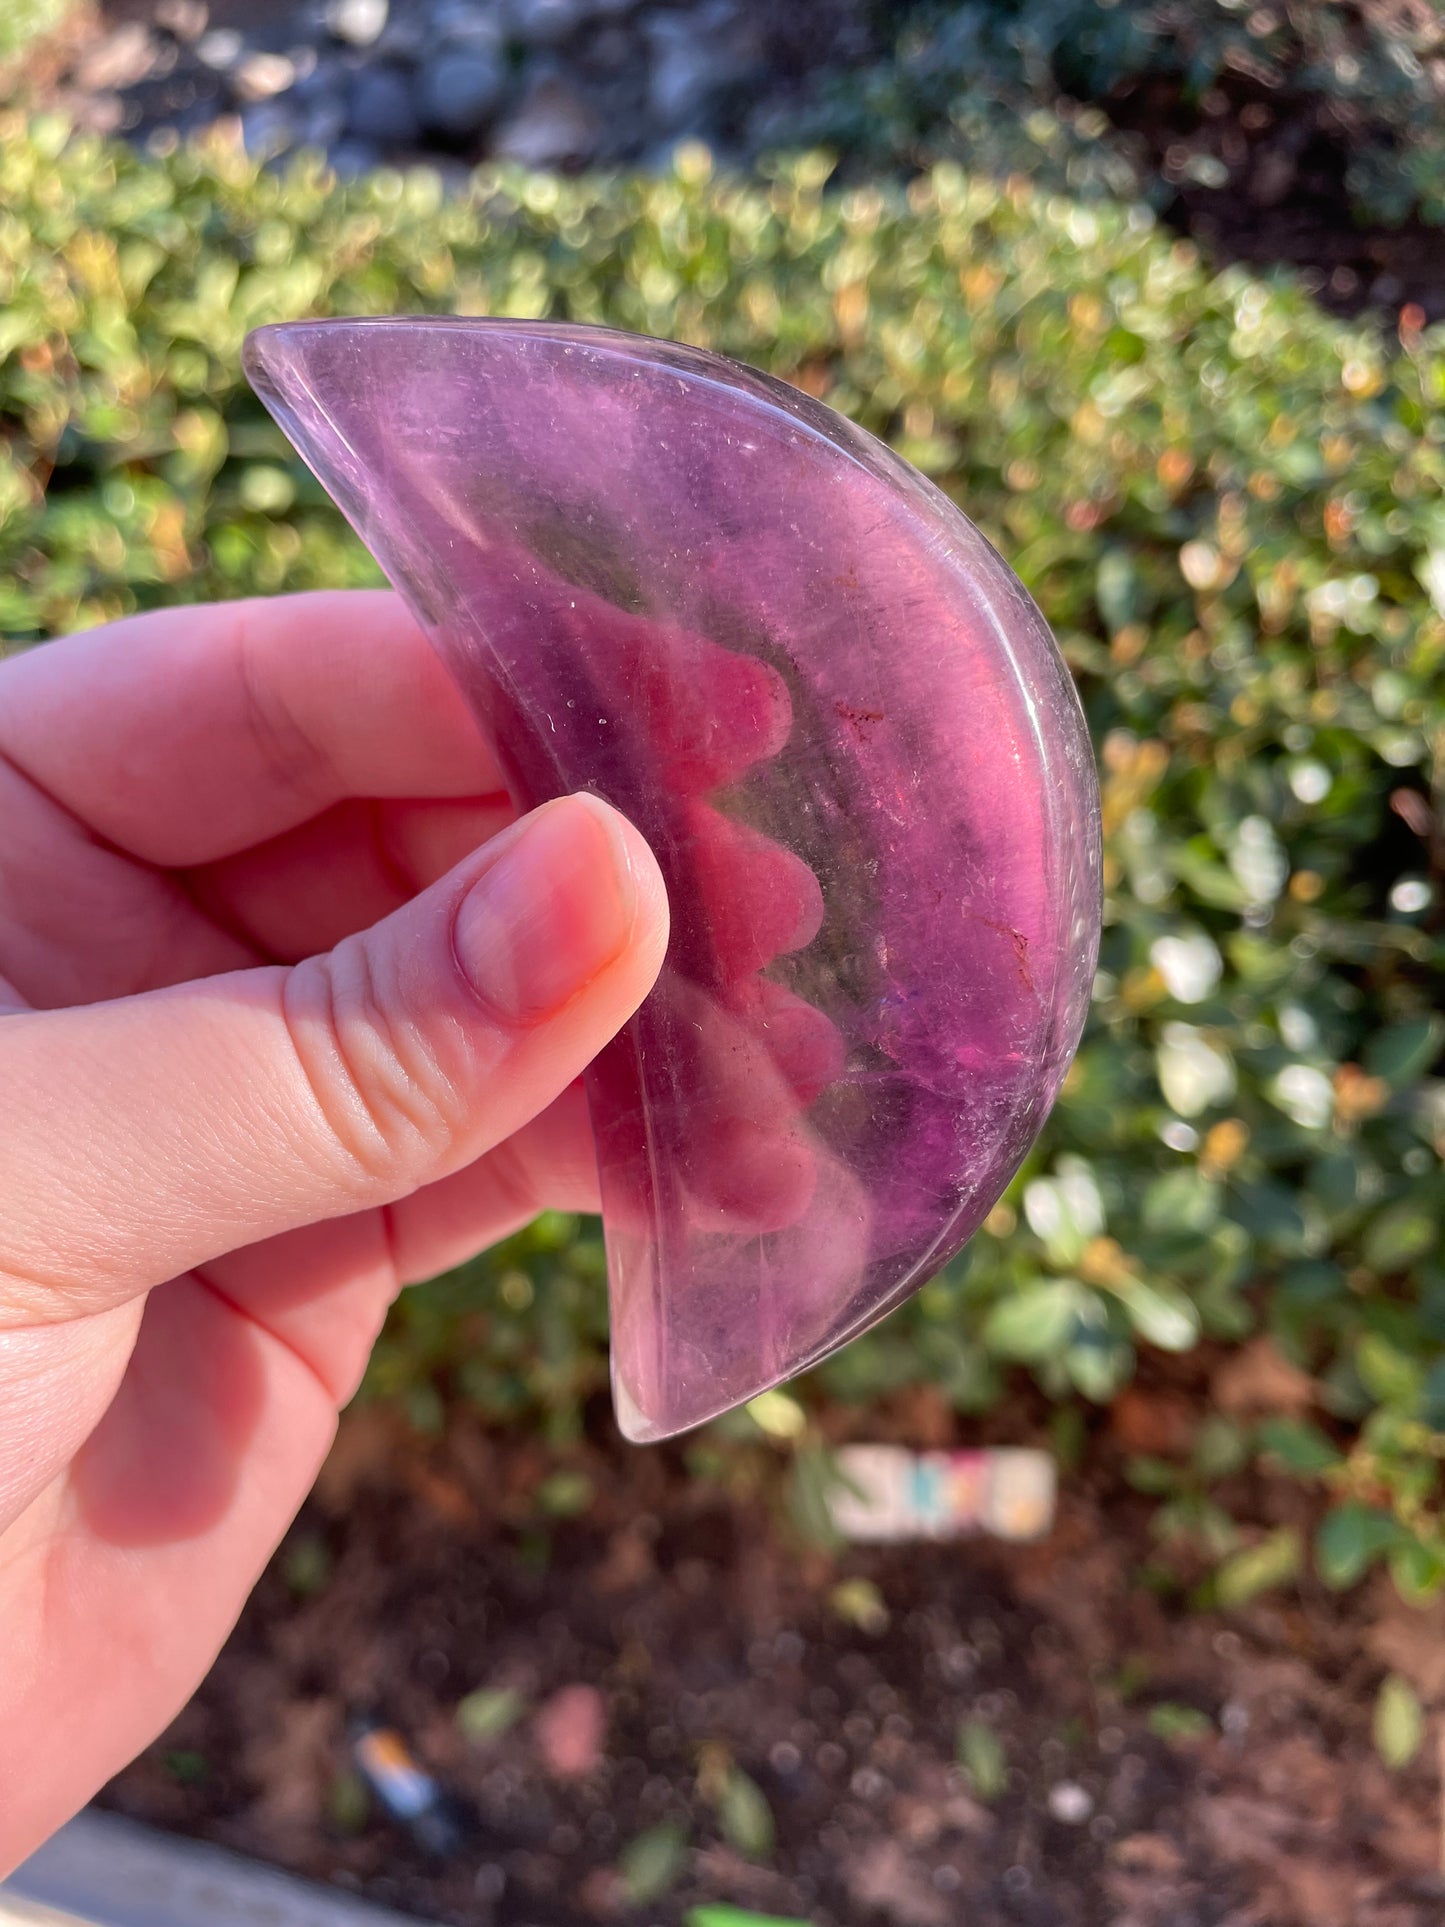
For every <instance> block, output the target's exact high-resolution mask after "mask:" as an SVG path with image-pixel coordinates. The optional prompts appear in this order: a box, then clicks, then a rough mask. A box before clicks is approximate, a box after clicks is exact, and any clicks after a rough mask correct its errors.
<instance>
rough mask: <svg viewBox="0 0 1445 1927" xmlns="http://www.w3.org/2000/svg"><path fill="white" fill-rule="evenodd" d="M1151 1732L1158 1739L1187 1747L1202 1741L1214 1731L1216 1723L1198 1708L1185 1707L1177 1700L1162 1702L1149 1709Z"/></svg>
mask: <svg viewBox="0 0 1445 1927" xmlns="http://www.w3.org/2000/svg"><path fill="white" fill-rule="evenodd" d="M1148 1724H1149V1731H1150V1732H1151V1733H1153V1734H1154V1735H1155V1737H1156V1738H1157V1739H1161V1740H1168V1741H1169V1742H1170V1743H1171V1744H1174V1743H1176V1742H1182V1743H1184V1744H1186V1745H1188V1744H1190V1743H1191V1742H1193V1741H1195V1740H1202V1739H1204V1738H1206V1737H1207V1735H1209V1734H1210V1733H1212V1732H1213V1731H1214V1721H1213V1720H1212V1719H1210V1717H1209V1715H1208V1714H1207V1713H1201V1712H1200V1710H1199V1708H1198V1707H1197V1706H1183V1705H1180V1704H1179V1702H1178V1701H1176V1700H1160V1702H1159V1704H1158V1705H1157V1706H1151V1707H1150V1708H1149V1721H1148Z"/></svg>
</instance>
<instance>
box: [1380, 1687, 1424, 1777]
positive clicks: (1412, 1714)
mask: <svg viewBox="0 0 1445 1927" xmlns="http://www.w3.org/2000/svg"><path fill="white" fill-rule="evenodd" d="M1374 1728H1375V1751H1376V1752H1377V1753H1378V1754H1379V1756H1380V1758H1381V1759H1382V1760H1383V1761H1384V1762H1385V1765H1386V1766H1388V1767H1393V1768H1394V1769H1395V1770H1396V1771H1397V1772H1398V1771H1399V1769H1400V1768H1401V1767H1404V1766H1408V1765H1409V1764H1410V1762H1411V1760H1413V1759H1414V1757H1415V1755H1416V1754H1417V1753H1418V1752H1419V1751H1420V1742H1421V1741H1422V1740H1423V1739H1424V1737H1425V1715H1424V1713H1423V1712H1422V1711H1421V1710H1420V1702H1419V1700H1418V1699H1417V1698H1416V1697H1415V1690H1414V1688H1413V1687H1412V1686H1411V1685H1410V1682H1409V1681H1408V1680H1406V1679H1402V1678H1401V1677H1400V1675H1399V1674H1398V1673H1388V1674H1387V1675H1386V1676H1385V1680H1384V1683H1383V1684H1382V1685H1381V1687H1380V1692H1379V1697H1378V1698H1377V1699H1376V1701H1375V1722H1374Z"/></svg>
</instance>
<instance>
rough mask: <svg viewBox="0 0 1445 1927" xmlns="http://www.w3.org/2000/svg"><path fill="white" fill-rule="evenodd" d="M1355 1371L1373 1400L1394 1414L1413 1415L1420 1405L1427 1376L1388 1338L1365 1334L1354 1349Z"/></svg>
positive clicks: (1376, 1333)
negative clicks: (1387, 1407)
mask: <svg viewBox="0 0 1445 1927" xmlns="http://www.w3.org/2000/svg"><path fill="white" fill-rule="evenodd" d="M1355 1370H1356V1371H1357V1372H1358V1373H1359V1374H1360V1383H1361V1384H1362V1385H1363V1386H1364V1388H1365V1390H1366V1391H1367V1392H1368V1393H1369V1394H1370V1396H1371V1398H1374V1399H1378V1400H1379V1402H1380V1403H1381V1405H1388V1406H1390V1407H1391V1408H1392V1409H1393V1410H1395V1411H1398V1412H1403V1413H1406V1414H1413V1412H1414V1411H1415V1408H1416V1407H1417V1406H1418V1404H1419V1402H1420V1389H1421V1385H1422V1383H1423V1380H1424V1374H1423V1373H1422V1371H1421V1370H1420V1367H1419V1366H1418V1365H1417V1364H1415V1363H1414V1361H1413V1360H1412V1359H1409V1358H1406V1357H1405V1356H1404V1354H1403V1353H1401V1352H1398V1351H1396V1349H1395V1347H1394V1346H1393V1345H1392V1344H1390V1342H1389V1341H1388V1339H1385V1338H1382V1337H1381V1336H1380V1334H1379V1333H1378V1332H1366V1333H1365V1335H1364V1337H1363V1338H1362V1339H1361V1340H1360V1342H1359V1344H1358V1345H1356V1347H1355Z"/></svg>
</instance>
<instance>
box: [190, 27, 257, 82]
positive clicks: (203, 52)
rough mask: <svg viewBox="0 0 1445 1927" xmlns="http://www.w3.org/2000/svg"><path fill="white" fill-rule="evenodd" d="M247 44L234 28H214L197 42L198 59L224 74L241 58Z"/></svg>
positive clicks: (204, 64)
mask: <svg viewBox="0 0 1445 1927" xmlns="http://www.w3.org/2000/svg"><path fill="white" fill-rule="evenodd" d="M245 44H246V43H245V41H244V40H242V38H241V36H240V34H238V33H237V32H236V30H235V28H234V27H213V28H212V29H211V31H210V32H209V33H203V34H202V35H201V37H200V39H199V40H198V41H197V42H196V59H197V60H199V61H200V62H201V64H202V65H203V66H206V67H214V68H215V70H216V71H217V73H223V72H224V71H225V70H226V68H227V67H233V66H234V65H235V64H236V62H237V61H238V60H239V59H240V58H241V54H242V51H243V50H244V48H245Z"/></svg>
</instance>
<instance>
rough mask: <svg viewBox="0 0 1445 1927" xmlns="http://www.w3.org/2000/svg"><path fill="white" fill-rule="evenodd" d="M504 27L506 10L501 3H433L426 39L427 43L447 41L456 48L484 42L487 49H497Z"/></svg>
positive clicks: (454, 0) (495, 0) (481, 0)
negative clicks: (455, 45)
mask: <svg viewBox="0 0 1445 1927" xmlns="http://www.w3.org/2000/svg"><path fill="white" fill-rule="evenodd" d="M504 24H505V8H504V6H503V5H502V4H501V3H500V0H433V4H432V7H431V10H430V13H429V14H428V16H427V23H426V31H427V40H428V44H431V43H432V42H435V41H438V40H449V41H453V42H455V43H456V44H457V45H458V46H460V45H462V44H463V43H464V42H476V41H484V42H485V43H486V45H487V46H489V47H498V48H499V47H500V46H501V44H502V38H503V26H504Z"/></svg>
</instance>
